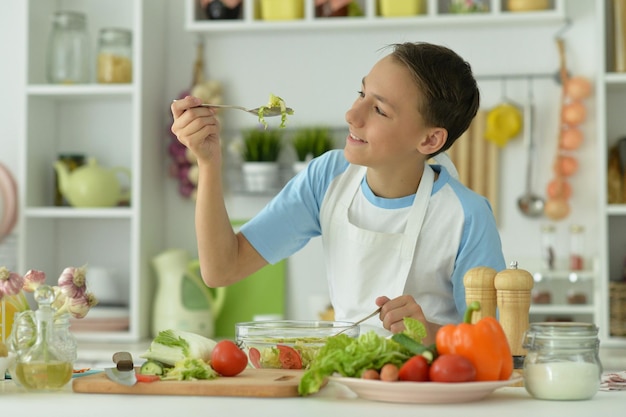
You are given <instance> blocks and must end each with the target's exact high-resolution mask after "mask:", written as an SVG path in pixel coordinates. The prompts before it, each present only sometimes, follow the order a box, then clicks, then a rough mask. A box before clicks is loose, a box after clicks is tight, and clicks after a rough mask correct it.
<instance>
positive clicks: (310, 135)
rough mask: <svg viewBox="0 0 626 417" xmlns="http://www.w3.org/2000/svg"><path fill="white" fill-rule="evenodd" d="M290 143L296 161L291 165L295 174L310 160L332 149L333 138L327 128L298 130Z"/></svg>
mask: <svg viewBox="0 0 626 417" xmlns="http://www.w3.org/2000/svg"><path fill="white" fill-rule="evenodd" d="M291 143H292V145H293V147H294V149H295V151H296V158H297V161H296V162H295V163H294V165H293V169H294V171H295V173H296V174H297V173H298V172H300V171H301V170H302V169H304V167H305V166H306V164H308V163H309V161H310V160H311V159H313V158H316V157H318V156H320V155H321V154H323V153H324V152H326V151H329V150H331V149H333V148H334V143H333V138H332V135H331V133H330V129H329V128H327V127H315V126H313V127H303V128H300V129H298V130H296V132H295V133H294V136H293V139H292V141H291Z"/></svg>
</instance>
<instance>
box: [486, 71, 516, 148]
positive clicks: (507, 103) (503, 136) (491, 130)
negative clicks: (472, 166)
mask: <svg viewBox="0 0 626 417" xmlns="http://www.w3.org/2000/svg"><path fill="white" fill-rule="evenodd" d="M505 83H506V79H502V102H501V103H500V104H498V105H497V106H495V107H494V108H493V109H491V110H490V111H489V113H487V125H486V130H485V139H487V140H489V141H491V142H493V143H495V144H496V145H498V146H499V147H504V146H505V145H506V143H507V142H508V141H509V140H511V139H512V138H514V137H515V136H517V135H518V134H519V132H520V131H521V129H522V113H521V111H520V106H519V105H518V104H517V103H515V102H514V101H513V100H511V99H509V98H508V97H507V96H506V84H505Z"/></svg>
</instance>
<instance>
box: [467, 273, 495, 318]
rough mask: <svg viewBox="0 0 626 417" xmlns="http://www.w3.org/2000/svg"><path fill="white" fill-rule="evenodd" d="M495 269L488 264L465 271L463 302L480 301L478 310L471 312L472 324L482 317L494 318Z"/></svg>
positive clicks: (468, 303)
mask: <svg viewBox="0 0 626 417" xmlns="http://www.w3.org/2000/svg"><path fill="white" fill-rule="evenodd" d="M496 274H497V271H496V270H495V269H493V268H490V267H488V266H477V267H476V268H472V269H470V270H469V271H467V272H466V273H465V276H463V284H464V285H465V302H466V303H467V305H470V303H471V302H473V301H478V302H479V303H480V310H479V311H475V312H474V314H472V324H474V323H476V322H477V321H479V320H480V319H482V318H483V317H493V318H496V288H495V286H494V280H495V278H496Z"/></svg>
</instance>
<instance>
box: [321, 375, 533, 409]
mask: <svg viewBox="0 0 626 417" xmlns="http://www.w3.org/2000/svg"><path fill="white" fill-rule="evenodd" d="M329 379H330V380H331V381H335V382H338V383H340V384H343V385H345V386H346V387H348V388H350V389H351V390H352V391H354V393H355V394H356V395H358V396H359V397H361V398H364V399H367V400H375V401H386V402H392V403H418V404H429V403H430V404H438V403H463V402H469V401H478V400H482V399H483V398H485V397H486V396H487V395H489V394H491V393H492V392H493V391H495V390H496V389H498V388H501V387H506V386H508V385H512V384H514V383H516V382H519V381H521V380H522V377H521V376H513V377H512V378H510V379H509V380H507V381H484V382H406V381H398V382H385V381H376V380H372V379H362V378H345V377H337V376H332V377H330V378H329Z"/></svg>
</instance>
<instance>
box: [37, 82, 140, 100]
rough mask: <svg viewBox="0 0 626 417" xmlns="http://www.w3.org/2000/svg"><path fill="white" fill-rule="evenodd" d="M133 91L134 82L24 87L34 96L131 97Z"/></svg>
mask: <svg viewBox="0 0 626 417" xmlns="http://www.w3.org/2000/svg"><path fill="white" fill-rule="evenodd" d="M134 92H135V86H134V84H119V85H103V84H75V85H55V84H31V85H28V86H27V87H26V93H27V94H28V95H29V96H36V97H52V98H55V97H85V98H93V97H108V96H111V97H129V98H130V97H131V96H132V94H133V93H134Z"/></svg>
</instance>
